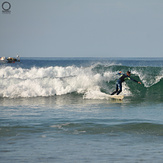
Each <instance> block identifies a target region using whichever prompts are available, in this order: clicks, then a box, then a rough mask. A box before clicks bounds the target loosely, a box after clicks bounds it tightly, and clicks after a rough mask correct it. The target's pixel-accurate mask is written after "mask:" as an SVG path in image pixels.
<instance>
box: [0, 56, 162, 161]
mask: <svg viewBox="0 0 163 163" xmlns="http://www.w3.org/2000/svg"><path fill="white" fill-rule="evenodd" d="M128 70H129V71H131V77H132V78H134V79H135V80H137V81H140V82H141V83H142V84H141V85H140V84H137V83H136V82H133V81H132V80H128V81H125V82H124V83H123V84H122V85H123V90H122V92H121V95H124V99H123V100H114V99H111V98H108V94H110V93H111V92H113V91H114V90H115V84H116V81H117V79H119V77H120V76H119V75H118V73H119V71H122V73H126V72H127V71H128ZM162 90H163V58H127V59H126V58H119V59H117V58H22V59H21V62H20V63H12V64H4V63H0V160H1V162H4V163H10V162H31V163H35V162H40V163H44V162H48V163H53V162H61V163H63V162H65V163H69V162H93V163H98V162H121V163H126V162H127V163H129V162H133V163H137V162H142V163H153V162H156V163H161V162H162V160H163V155H162V151H163V119H162V117H163V110H162V109H163V92H162Z"/></svg>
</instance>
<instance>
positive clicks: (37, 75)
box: [0, 66, 130, 99]
mask: <svg viewBox="0 0 163 163" xmlns="http://www.w3.org/2000/svg"><path fill="white" fill-rule="evenodd" d="M92 68H93V66H90V67H76V66H67V67H61V66H60V67H59V66H55V67H52V66H51V67H46V68H37V67H32V68H31V69H24V68H14V67H11V66H7V67H3V68H2V67H1V68H0V96H1V97H9V98H18V97H37V96H54V95H64V94H68V93H72V92H76V93H79V94H84V98H86V97H88V96H89V98H92V99H95V98H96V99H102V98H103V97H102V95H103V93H102V92H101V91H100V88H103V84H104V83H103V82H105V83H106V82H108V83H109V82H110V81H113V80H116V78H117V76H115V74H116V73H117V72H112V71H107V72H104V74H100V73H95V72H93V71H92ZM114 86H115V85H114ZM106 88H107V86H106ZM111 88H112V87H111ZM112 89H113V88H112ZM108 91H109V92H111V91H112V90H108ZM123 91H124V93H125V94H127V95H128V94H130V91H129V88H128V87H127V85H125V84H124V86H123ZM90 94H91V95H90ZM93 94H94V95H93ZM90 96H92V97H90Z"/></svg>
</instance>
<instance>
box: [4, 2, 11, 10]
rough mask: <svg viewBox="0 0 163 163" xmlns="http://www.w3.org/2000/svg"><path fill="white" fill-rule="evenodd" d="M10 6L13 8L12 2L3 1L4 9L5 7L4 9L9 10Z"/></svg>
mask: <svg viewBox="0 0 163 163" xmlns="http://www.w3.org/2000/svg"><path fill="white" fill-rule="evenodd" d="M10 8H11V4H10V3H9V2H3V3H2V9H3V10H4V11H9V10H10Z"/></svg>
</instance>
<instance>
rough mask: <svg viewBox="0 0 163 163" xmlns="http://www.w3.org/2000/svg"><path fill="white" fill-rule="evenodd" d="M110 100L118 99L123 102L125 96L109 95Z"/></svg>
mask: <svg viewBox="0 0 163 163" xmlns="http://www.w3.org/2000/svg"><path fill="white" fill-rule="evenodd" d="M108 96H109V97H110V98H113V99H117V100H123V98H124V96H123V95H108Z"/></svg>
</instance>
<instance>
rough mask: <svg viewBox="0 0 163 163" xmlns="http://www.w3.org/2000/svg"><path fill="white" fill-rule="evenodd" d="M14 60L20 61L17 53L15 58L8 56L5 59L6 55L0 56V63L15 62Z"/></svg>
mask: <svg viewBox="0 0 163 163" xmlns="http://www.w3.org/2000/svg"><path fill="white" fill-rule="evenodd" d="M15 62H20V57H19V55H17V56H16V58H14V57H8V58H7V59H6V57H1V58H0V63H15Z"/></svg>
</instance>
